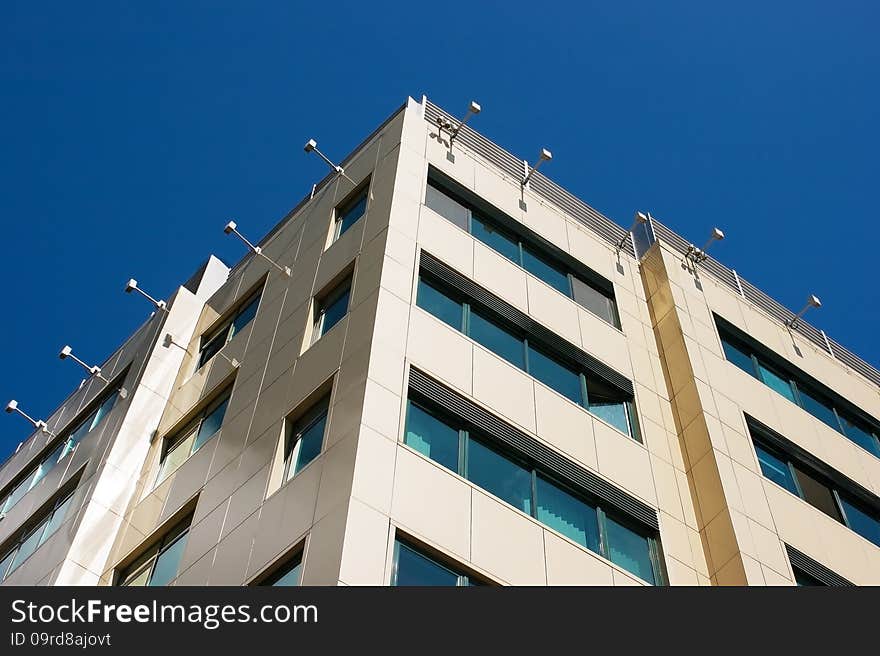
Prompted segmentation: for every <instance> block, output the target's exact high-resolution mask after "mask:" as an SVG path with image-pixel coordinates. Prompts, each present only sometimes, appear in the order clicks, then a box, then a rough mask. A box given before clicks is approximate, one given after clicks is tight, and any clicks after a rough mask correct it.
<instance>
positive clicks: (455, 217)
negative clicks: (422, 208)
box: [425, 181, 469, 230]
mask: <svg viewBox="0 0 880 656" xmlns="http://www.w3.org/2000/svg"><path fill="white" fill-rule="evenodd" d="M425 205H427V206H428V207H430V208H431V209H432V210H434V211H435V212H437V214H439V215H440V216H443V217H445V218H447V219H449V220H450V221H452V223H454V224H455V225H457V226H458V227H459V228H461V229H462V230H467V229H468V213H469V212H468V209H467V207H465V206H464V205H462V204H461V203H459V202H458V201H456V200H453V199H452V198H450V197H449V196H447V195H446V194H445V193H443V192H442V191H440V190H439V189H438V188H437V187H435V186H433V185H432V184H431V182H430V181H428V188H427V190H426V191H425Z"/></svg>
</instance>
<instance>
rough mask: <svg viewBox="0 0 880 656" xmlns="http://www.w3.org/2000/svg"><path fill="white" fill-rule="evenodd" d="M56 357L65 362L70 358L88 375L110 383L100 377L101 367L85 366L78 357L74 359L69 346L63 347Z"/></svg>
mask: <svg viewBox="0 0 880 656" xmlns="http://www.w3.org/2000/svg"><path fill="white" fill-rule="evenodd" d="M58 357H59V358H60V359H62V360H66V359H67V358H70V359H71V360H73V361H74V362H76V363H77V364H78V365H79V366H81V367H82V368H83V369H85V370H86V371H88V372H89V373H90V374H92V375H94V376H97V377H98V378H100V379H101V380H103V381H104V382H110V381H108V380H107V379H106V378H104V377H103V376H102V375H101V367H99V366H97V365H93V366H89V365H87V364H86V363H85V362H83V361H82V360H80V359H79V358H78V357H76V356H75V355H74V354H73V349H72V348H70V346H65V347H64V348H63V349H61V351H60V352H59V353H58Z"/></svg>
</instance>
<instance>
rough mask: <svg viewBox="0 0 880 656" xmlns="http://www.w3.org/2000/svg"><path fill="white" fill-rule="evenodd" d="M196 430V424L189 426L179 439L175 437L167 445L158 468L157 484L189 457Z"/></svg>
mask: <svg viewBox="0 0 880 656" xmlns="http://www.w3.org/2000/svg"><path fill="white" fill-rule="evenodd" d="M197 430H198V428H197V427H196V426H191V427H190V428H189V430H188V431H186V432H184V433H183V434H182V435H181V436H180V438H179V439H176V440H175V441H174V442H172V443H171V444H170V445H169V446H168V450H167V451H166V452H165V456H164V457H163V458H162V465H161V467H160V468H159V477H158V479H157V480H156V484H157V485H158V484H159V483H161V482H162V481H164V480H165V478H166V477H167V476H168V475H169V474H170V473H172V472H173V471H175V470H177V468H178V467H180V465H182V464H183V463H184V462H186V460H187V458H189V456H190V454H191V453H192V445H193V442H194V441H195V437H196V431H197Z"/></svg>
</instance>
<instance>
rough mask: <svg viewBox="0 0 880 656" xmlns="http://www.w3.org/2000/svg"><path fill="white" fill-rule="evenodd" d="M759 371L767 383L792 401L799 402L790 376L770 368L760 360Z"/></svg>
mask: <svg viewBox="0 0 880 656" xmlns="http://www.w3.org/2000/svg"><path fill="white" fill-rule="evenodd" d="M758 371H759V372H760V374H761V380H762V381H763V382H764V384H765V385H767V386H768V387H770V388H771V389H773V390H775V391H777V392H779V393H780V394H782V396H784V397H785V398H787V399H788V400H789V401H791V402H792V403H797V401H795V398H794V390H792V388H791V381H789V379H788V378H786V377H784V376H781V375H780V374H778V373H776V372H775V371H773V370H772V369H769V368H768V367H767V365H765V364H764V363H763V362H758Z"/></svg>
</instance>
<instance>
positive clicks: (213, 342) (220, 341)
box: [199, 328, 229, 369]
mask: <svg viewBox="0 0 880 656" xmlns="http://www.w3.org/2000/svg"><path fill="white" fill-rule="evenodd" d="M228 335H229V329H228V328H224V329H223V330H221V331H220V332H219V333H217V334H216V335H214V336H213V337H211V338H210V339H208V340H207V341H205V340H204V339H203V340H202V348H201V351H200V352H199V369H201V368H202V367H203V366H204V365H205V363H206V362H208V360H210V359H211V358H213V357H214V356H215V355H217V352H218V351H219V350H220V349H222V348H223V347H224V346H226V338H227V336H228Z"/></svg>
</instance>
